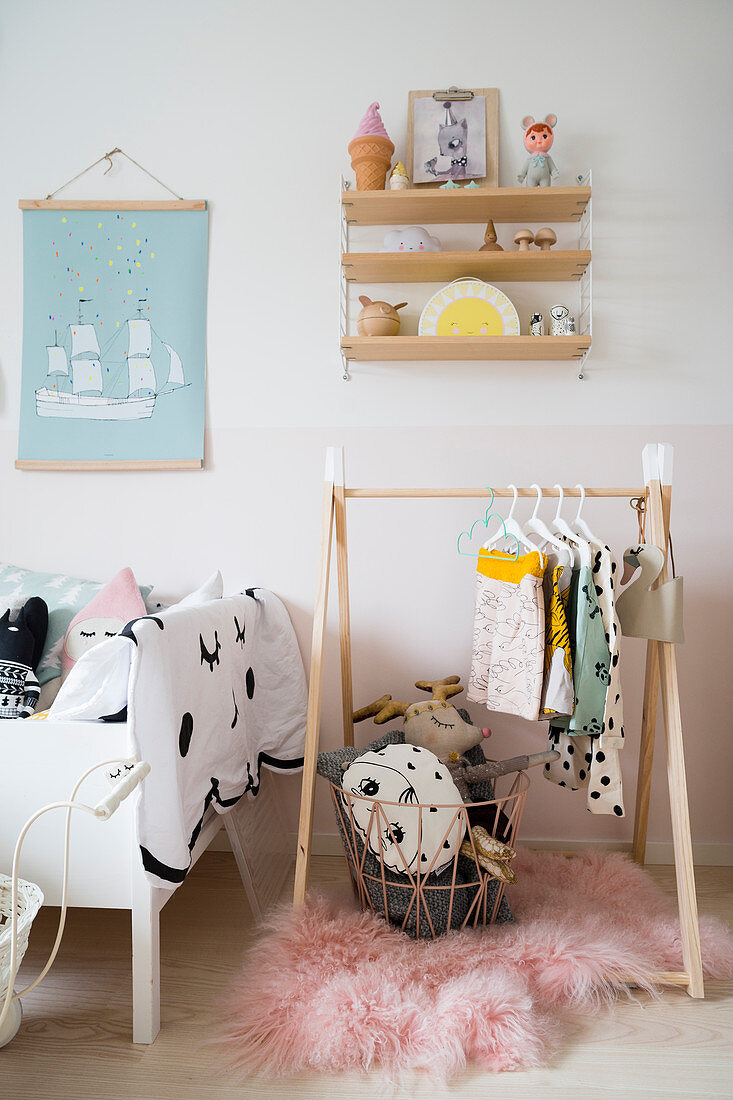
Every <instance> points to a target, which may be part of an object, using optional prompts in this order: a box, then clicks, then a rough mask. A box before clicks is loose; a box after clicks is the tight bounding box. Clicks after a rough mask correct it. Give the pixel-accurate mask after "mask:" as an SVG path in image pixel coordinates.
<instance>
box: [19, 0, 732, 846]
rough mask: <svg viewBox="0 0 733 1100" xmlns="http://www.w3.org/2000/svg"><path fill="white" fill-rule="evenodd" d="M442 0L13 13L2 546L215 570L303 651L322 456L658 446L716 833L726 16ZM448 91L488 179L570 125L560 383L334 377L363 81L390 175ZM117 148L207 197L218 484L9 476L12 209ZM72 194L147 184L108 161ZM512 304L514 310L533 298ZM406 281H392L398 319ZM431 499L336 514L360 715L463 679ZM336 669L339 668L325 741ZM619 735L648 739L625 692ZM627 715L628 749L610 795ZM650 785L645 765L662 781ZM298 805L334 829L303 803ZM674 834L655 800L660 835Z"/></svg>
mask: <svg viewBox="0 0 733 1100" xmlns="http://www.w3.org/2000/svg"><path fill="white" fill-rule="evenodd" d="M455 12H456V15H455V18H451V16H450V15H447V14H446V5H445V4H442V3H438V2H436V0H423V2H421V3H419V4H418V3H402V4H394V3H385V2H383V0H373V2H372V3H371V4H370V5H368V7H367V6H364V5H361V6H350V5H347V4H345V3H343V2H341V3H335V2H333V0H327V2H324V3H320V4H317V5H306V4H303V3H294V2H291V3H280V4H272V3H271V4H269V5H265V4H259V3H258V4H255V3H250V2H247V3H235V2H229V3H225V2H221V0H212V2H210V3H208V4H206V5H201V4H199V3H193V2H192V0H177V2H175V3H174V2H169V0H162V2H161V0H158V2H151V3H142V2H140V0H129V2H128V3H127V4H126V5H124V7H120V6H119V5H113V4H100V3H99V2H98V0H97V2H91V0H89V2H87V0H67V2H66V3H64V4H54V3H51V2H49V0H46V2H39V0H26V2H24V3H23V4H16V5H13V6H11V5H8V4H6V5H4V6H3V9H2V40H1V41H0V96H1V102H2V103H3V104H4V113H3V148H4V152H5V157H4V164H3V171H2V173H1V174H0V241H1V242H2V251H1V255H2V260H3V262H2V264H0V301H1V302H2V303H3V314H2V328H1V330H0V447H1V448H2V454H1V456H0V471H2V473H1V474H0V477H1V478H2V487H3V490H4V493H3V498H4V501H5V511H4V522H3V525H2V530H3V546H2V551H1V552H0V556H2V557H3V558H5V559H6V560H11V561H16V562H21V563H22V564H29V565H31V566H33V567H37V568H44V567H50V568H56V567H58V568H59V569H61V568H63V569H65V570H69V571H73V572H77V573H79V574H81V575H89V576H97V577H100V578H103V577H106V576H109V575H111V574H112V572H113V571H115V570H116V569H117V568H118V567H119V566H121V565H123V564H127V563H129V564H131V565H132V566H133V568H134V569H135V571H136V573H137V574H138V576H139V578H140V580H141V581H143V580H144V581H148V580H154V581H159V582H160V583H161V586H162V588H163V590H164V591H167V592H170V593H177V592H181V591H183V590H185V589H186V588H187V587H189V586H193V585H195V584H196V583H197V582H198V581H200V580H201V579H202V578H203V576H205V575H206V574H207V573H208V572H210V571H211V569H212V568H214V567H215V566H217V565H221V567H222V568H223V570H224V571H225V577H226V580H227V582H228V586H229V587H230V588H234V587H236V586H238V585H241V584H245V583H246V584H251V583H262V584H266V585H268V586H269V587H272V588H273V589H275V590H276V591H278V592H280V593H281V594H282V595H283V597H284V598H285V599H286V601H287V602H288V606H289V608H290V610H291V613H292V615H293V619H294V621H295V623H296V627H297V629H298V633H299V636H300V638H301V641H302V642H303V645H304V647H305V646H307V640H308V635H309V616H310V612H311V608H312V593H313V587H314V579H315V564H316V563H315V556H316V549H317V536H318V530H317V528H318V512H319V505H320V484H319V482H320V478H321V473H322V453H323V447H324V446H325V444H326V443H328V442H334V441H336V442H340V441H343V442H345V443H346V444H347V446H348V447H349V459H348V460H349V471H348V472H349V475H350V477H351V478H352V480H353V482H354V483H361V484H366V483H378V482H380V481H381V482H385V483H393V484H399V483H403V484H408V483H414V484H419V483H425V484H429V483H435V484H440V483H442V484H446V485H447V484H459V483H463V484H472V483H475V484H486V483H488V482H490V481H493V482H494V483H495V484H503V483H506V481H508V480H515V481H518V482H522V481H524V482H531V481H534V480H540V481H544V482H554V481H555V480H561V481H566V482H567V481H570V482H572V483H574V482H576V481H584V482H585V483H587V484H593V483H595V484H604V483H605V484H615V483H618V484H623V483H626V482H630V483H632V484H633V483H635V482H638V480H639V478H640V462H639V454H640V448H641V445H642V444H643V443H644V442H645V441H647V440H648V439H653V438H663V439H669V440H671V441H672V442H674V443H676V445H677V454H676V459H677V476H678V480H679V487H678V488H676V489H675V502H674V506H673V528H674V532H675V549H676V556H677V562H678V567H680V569H681V571H682V572H684V574H685V577H686V586H687V630H688V641H687V643H686V645H685V647H684V648H683V649H682V650H681V651H680V666H681V678H682V684H683V688H684V692H685V695H684V701H683V716H684V718H685V721H686V723H687V729H688V758H689V767H690V779H691V800H692V808H693V818H694V827H695V834H696V836H697V838H698V839H700V840H705V841H711V842H716V841H717V842H723V841H727V842H731V841H733V825H732V823H731V821H730V814H729V810H728V808H727V807H728V805H729V797H728V787H727V778H728V776H729V774H730V763H731V757H730V753H731V749H730V745H731V739H730V736H729V733H728V722H729V715H730V713H731V704H733V698H731V689H730V680H731V678H730V676H729V674H728V669H729V665H730V659H731V652H730V650H731V647H730V628H729V624H730V622H731V617H732V616H733V607H732V606H731V604H732V602H733V601H732V600H731V595H730V583H729V581H728V579H727V575H726V573H725V572H724V569H725V563H727V559H728V556H729V549H728V548H729V546H730V545H731V541H730V540H731V538H732V537H733V523H732V522H731V519H730V514H729V509H728V507H727V505H726V495H727V476H728V472H729V471H730V469H731V461H732V460H733V435H732V433H731V431H730V428H729V427H726V425H729V424H730V420H731V416H730V413H731V382H730V375H731V363H730V353H729V350H728V344H727V341H726V339H725V329H726V326H727V324H728V321H727V313H728V308H729V302H730V299H731V279H730V267H731V265H730V237H731V212H730V202H729V193H730V179H731V178H732V176H733V165H732V164H731V143H730V142H724V141H723V140H722V139H721V131H720V123H721V118H722V117H723V114H724V110H725V105H726V104H728V103H729V102H730V90H731V88H730V85H731V79H730V64H729V58H728V43H729V41H730V31H731V29H732V28H731V23H732V22H733V7H732V6H731V5H730V4H729V3H727V2H714V0H702V2H700V0H698V2H694V3H693V2H689V3H680V2H671V3H670V2H657V0H651V2H650V0H648V2H646V3H644V4H641V5H640V4H638V3H630V2H627V0H622V2H617V3H615V4H613V5H606V4H604V5H601V4H590V3H588V2H587V0H585V2H581V0H556V2H555V3H554V4H553V5H548V4H546V3H539V2H535V0H525V2H522V3H515V4H512V5H509V4H506V3H502V4H497V3H491V2H487V0H464V3H463V4H461V5H460V6H459V7H457V8H456V9H455ZM452 59H455V60H452ZM450 83H460V84H465V85H471V84H473V85H477V86H483V85H491V86H496V87H498V88H499V89H500V91H501V109H500V114H501V151H500V182H501V184H502V185H510V184H511V183H512V182H513V179H514V176H515V173H516V170H517V168H518V166H519V164H520V162H521V160H522V157H523V147H522V142H521V131H520V128H519V120H520V119H521V117H522V116H523V115H524V114H526V113H528V112H531V113H533V114H535V115H536V116H544V115H545V114H546V113H547V112H548V111H554V112H556V113H557V115H558V117H559V124H558V127H557V137H556V145H555V149H553V156H555V154H556V156H555V159H556V161H557V163H558V165H559V167H560V170H561V181H560V182H562V183H571V182H573V180H574V177H575V175H576V173H578V172H580V171H583V170H584V169H586V168H587V167H589V166H590V167H592V168H593V172H594V291H595V304H594V314H595V316H594V348H593V353H592V356H591V359H590V360H589V363H588V378H587V380H586V381H585V382H584V383H582V384H581V383H578V382H577V381H576V380H575V370H574V368H573V367H572V365H569V364H544V365H539V364H515V365H512V364H504V363H494V364H477V363H468V364H458V365H456V366H452V367H451V366H448V365H446V364H427V365H410V364H403V365H402V366H395V367H387V366H382V367H376V366H372V367H364V368H361V369H360V370H359V371H358V373H355V378H354V380H353V381H352V382H351V383H349V384H344V383H342V382H341V381H340V374H341V370H340V364H339V361H338V356H337V353H336V348H337V332H336V320H337V310H336V303H337V265H336V255H337V247H338V220H337V219H338V207H337V189H338V176H339V173H340V172H341V171H345V170H348V159H347V156H346V145H347V143H348V141H349V140H350V138H351V137H352V135H353V132H354V130H355V127H356V124H357V123H358V121H359V118H360V117H361V115H362V113H363V111H364V109H365V108H366V106H367V105H368V103H369V102H370V101H371V100H372V99H378V100H379V102H380V103H381V105H382V115H383V118H384V120H385V123H386V125H387V128H388V130H389V132H390V134H391V136H392V137H393V140H394V141H395V144H396V146H397V155H398V156H402V157H403V159H404V138H405V131H406V108H407V92H408V90H409V89H410V88H429V87H437V86H439V85H441V86H445V84H450ZM114 145H120V146H121V147H122V148H123V149H125V150H127V151H128V152H129V153H130V154H131V155H132V156H134V157H135V158H136V159H137V160H139V161H141V162H142V163H143V164H145V165H147V166H149V167H150V169H151V170H152V171H153V172H155V174H156V175H158V176H160V177H161V178H162V179H164V180H166V182H169V183H170V184H171V186H173V187H174V188H175V189H176V190H177V191H179V192H180V193H182V194H184V195H185V196H186V197H204V198H207V199H208V200H209V201H210V204H211V206H210V209H211V218H210V241H211V243H210V276H209V326H208V332H209V336H208V407H207V425H208V431H207V463H206V470H205V471H204V472H203V473H201V474H164V473H159V474H139V475H125V474H109V475H105V474H90V475H64V474H54V473H49V474H31V473H17V472H15V471H13V469H12V460H13V458H14V455H15V450H16V445H17V434H16V430H17V416H18V399H19V391H20V355H21V347H20V329H21V232H20V230H21V224H20V222H21V219H20V214H19V213H18V211H17V199H18V198H20V197H36V196H44V195H45V194H47V193H48V192H49V191H50V190H52V189H53V188H55V187H57V186H58V185H59V184H60V183H61V182H63V180H65V179H67V178H69V177H70V176H72V175H74V174H75V173H76V172H77V171H78V170H79V169H80V168H82V167H84V166H85V165H86V164H88V163H90V162H91V161H93V160H95V159H96V158H97V157H98V156H99V155H100V154H101V153H102V152H103V151H104V150H106V149H109V148H111V147H112V146H114ZM65 194H66V195H67V196H68V197H85V196H93V197H102V196H107V195H108V196H109V197H115V198H117V197H124V196H134V197H159V196H160V195H161V192H160V190H159V189H158V188H156V187H155V185H154V184H152V183H149V182H145V180H144V178H143V177H138V176H137V174H136V173H135V172H134V170H132V169H127V168H122V167H116V168H115V169H114V171H113V172H111V173H110V174H109V175H108V176H106V177H104V178H103V177H102V175H101V169H98V170H97V172H96V173H95V174H94V176H93V177H92V178H90V179H87V180H85V181H80V182H79V183H78V184H75V185H74V186H73V187H72V188H70V189H69V190H68V191H67V192H66V193H65ZM499 232H500V234H502V233H503V232H504V231H503V230H502V228H501V227H500V229H499ZM479 239H480V233H479V230H478V227H477V242H478V240H479ZM507 289H508V290H509V293H510V294H512V293H513V292H515V291H516V294H517V296H518V298H519V299H520V302H521V305H522V308H525V306H526V308H528V307H529V304H530V302H529V299H528V298H527V293H528V292H527V289H526V288H524V289H522V288H520V287H516V288H513V287H511V286H508V287H507ZM539 290H540V288H539V287H538V291H539ZM555 291H557V296H558V297H560V296H561V295H562V294H565V295H567V294H568V288H567V287H566V286H565V287H562V286H559V287H554V288H552V287H551V288H547V289H544V288H543V289H542V290H541V293H542V294H547V295H551V294H552V293H554V292H555ZM423 293H424V290H421V289H420V288H416V287H411V288H409V291H408V294H407V295H406V296H408V297H409V296H410V295H411V296H412V300H411V309H412V310H413V312H415V311H419V304H420V297H421V295H422V294H423ZM522 295H524V297H521V296H522ZM543 301H544V299H543ZM547 304H549V298H548V302H547ZM635 426H639V427H635ZM435 507H436V506H433V507H426V506H424V505H423V506H418V505H410V506H403V507H400V506H395V505H393V504H382V505H378V504H363V505H361V504H360V505H358V506H357V505H355V506H354V509H352V516H353V532H352V550H353V587H354V608H353V623H354V639H355V656H356V662H357V691H358V695H357V698H358V699H359V701H362V700H363V699H364V698H365V697H369V698H371V697H372V696H373V695H374V693H375V692H376V694H381V693H382V692H383V691H385V690H389V691H392V692H393V694H395V695H396V696H398V697H399V695H400V693H404V692H406V691H407V690H408V687H409V684H410V681H411V680H413V679H416V678H418V677H420V676H432V675H441V674H443V673H445V672H449V671H450V672H452V671H459V672H462V673H463V674H464V675H465V674H466V672H467V668H468V650H469V639H470V631H471V621H470V620H471V607H470V585H471V581H470V576H469V575H468V573H467V572H466V567H465V565H462V564H461V562H460V560H458V559H457V558H456V556H455V555H454V553H453V552H452V546H453V544H454V532H455V531H456V530H457V529H460V526H462V525H463V521H464V518H465V511H464V510H461V509H459V508H458V506H454V505H447V506H444V510H443V511H441V512H440V514H439V515H438V514H436V512H435V511H434V509H435ZM357 508H359V509H361V511H357V510H356V509H357ZM592 515H593V517H594V520H596V525H597V526H598V527H599V529H601V530H602V531H603V534H604V535H606V536H607V537H608V538H609V539H610V540H611V541H612V542H613V543H614V545H615V546H616V547H617V548H618V549H623V546H624V545H625V544H626V543H627V542H629V541H631V540H632V539H633V538H634V526H633V519H632V517H631V515H630V513H629V511H628V509H627V508H626V506H625V505H618V506H611V507H610V508H609V509H608V510H600V506H595V508H594V510H593V512H592ZM469 569H470V567H469ZM626 648H627V654H628V657H627V660H626V666H627V672H626V681H625V682H626V683H627V685H628V687H627V690H628V695H629V698H630V701H631V702H635V703H637V704H638V702H639V686H640V678H639V668H638V664H639V660H640V648H639V645H638V643H633V642H632V643H629V644H628V645H627V647H626ZM329 656H330V657H333V658H336V652H335V645H334V636H333V633H332V634H331V636H330V651H329ZM335 670H336V664H334V663H333V662H332V665H331V671H330V672H329V676H328V688H329V698H328V706H327V714H326V720H325V724H324V741H326V742H330V743H335V742H336V739H337V737H338V733H337V716H338V699H337V695H336V693H337V680H336V675H335ZM493 725H494V728H495V730H496V734H495V736H496V746H497V749H498V750H500V751H502V752H504V751H505V750H506V752H507V753H509V752H512V751H514V749H515V747H516V751H520V746H522V747H527V748H529V747H530V746H531V747H535V746H536V745H537V743H538V737H537V735H536V734H532V733H530V732H529V731H528V730H527V728H520V726H519V724H513V723H511V722H510V721H508V720H502V719H497V720H496V721H495V722H494V723H493ZM629 725H630V727H631V730H632V731H637V733H638V708H637V714H636V715H635V716H634V717H632V719H631V721H630V722H629ZM637 733H634V735H633V737H632V740H631V743H630V744H629V747H628V749H627V752H626V757H627V759H626V760H625V762H624V765H625V774H626V775H627V779H628V784H627V805H628V806H630V807H633V798H634V789H633V775H634V772H635V762H634V760H633V743H634V741H635V739H636V736H637ZM662 758H663V754H658V760H657V768H658V769H660V765H661V764H662V763H663V759H662ZM662 783H663V772H662V771H661V770H659V775H658V776H657V788H658V790H659V791H660V793H661V789H662ZM293 795H294V797H296V795H295V791H294V792H293ZM319 822H320V824H319V827H320V828H330V823H329V818H328V815H327V807H325V806H323V807H322V808H321V816H320V819H319ZM629 828H630V824H629V821H628V819H627V820H626V821H617V820H613V821H605V820H599V819H589V815H587V814H586V813H585V811H584V809H583V808H582V805H579V804H578V803H576V802H574V801H573V799H572V798H571V797H570V796H569V795H568V794H566V793H565V792H562V791H558V790H555V789H554V788H551V787H550V785H549V784H545V783H542V782H541V781H539V780H538V781H537V782H536V783H535V784H534V788H533V792H532V798H531V802H530V808H529V811H528V820H527V829H528V833H530V834H531V835H534V836H540V835H542V834H543V832H544V833H545V834H546V835H549V836H564V837H568V838H573V837H575V838H582V837H591V836H595V837H599V836H602V837H607V838H611V837H617V838H622V837H626V836H627V835H628V833H629ZM668 836H669V826H668V814H667V810H666V805H665V802H664V798H662V800H661V803H660V804H659V805H657V806H655V809H654V813H653V816H652V823H651V828H650V837H651V839H653V840H664V839H667V838H668Z"/></svg>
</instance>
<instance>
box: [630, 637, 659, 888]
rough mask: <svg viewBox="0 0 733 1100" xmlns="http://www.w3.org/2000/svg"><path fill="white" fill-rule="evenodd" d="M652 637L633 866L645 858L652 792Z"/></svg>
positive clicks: (655, 660)
mask: <svg viewBox="0 0 733 1100" xmlns="http://www.w3.org/2000/svg"><path fill="white" fill-rule="evenodd" d="M657 645H658V643H657V642H655V641H654V640H653V639H652V638H650V639H649V641H648V642H647V643H646V669H645V672H644V701H643V703H642V712H641V743H640V745H639V769H638V772H637V776H636V812H635V814H634V840H633V844H632V848H631V854H632V857H633V859H634V862H635V863H638V864H639V866H640V867H643V866H644V859H645V857H646V831H647V825H648V823H649V799H650V796H651V791H652V766H653V764H654V737H655V734H656V730H657V703H658V701H659V650H658V649H657Z"/></svg>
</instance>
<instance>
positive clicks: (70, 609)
mask: <svg viewBox="0 0 733 1100" xmlns="http://www.w3.org/2000/svg"><path fill="white" fill-rule="evenodd" d="M103 586H104V582H101V581H85V580H81V579H80V578H79V577H67V576H66V574H65V573H33V572H32V571H31V570H30V569H21V568H20V566H17V565H4V564H2V562H0V615H1V614H4V613H5V611H6V610H7V608H10V609H11V610H13V611H14V610H16V609H17V608H19V607H22V605H23V604H24V603H25V601H26V600H28V599H30V597H31V596H41V598H42V599H44V600H45V601H46V603H47V605H48V634H47V635H46V644H45V645H44V647H43V654H42V656H41V661H40V664H39V666H38V669H37V672H36V675H37V676H38V682H39V683H40V684H46V683H48V681H49V680H54V679H55V678H56V677H57V676H60V675H61V650H62V648H63V644H64V638H65V637H66V631H67V630H68V629H69V623H70V622H71V620H72V619H73V618H74V616H75V615H76V613H77V611H81V610H82V608H84V607H86V605H87V604H88V603H89V601H90V600H91V599H92V597H93V596H96V594H97V592H99V590H100V589H101V588H103ZM152 590H153V586H152V585H142V586H141V587H140V595H141V596H142V598H143V600H145V599H147V597H148V596H149V595H150V593H151V592H152Z"/></svg>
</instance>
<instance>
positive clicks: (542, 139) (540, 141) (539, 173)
mask: <svg viewBox="0 0 733 1100" xmlns="http://www.w3.org/2000/svg"><path fill="white" fill-rule="evenodd" d="M555 126H557V115H546V116H545V121H544V122H535V120H534V119H533V118H532V116H531V115H527V116H526V117H525V118H523V119H522V129H523V130H524V148H525V149H526V150H527V152H528V153H529V156H528V157H527V160H526V161H525V164H524V167H523V168H522V171H521V172H520V173H519V175H518V176H517V179H518V180H519V182H520V183H524V182H525V181H526V184H527V187H549V186H550V184H551V182H552V180H554V179H557V177H558V175H559V174H560V173H559V172H558V170H557V165H556V164H555V162H554V160H553V159H552V157H551V156H550V149H551V148H552V143H553V141H554V140H555V135H554V133H553V130H554V127H555Z"/></svg>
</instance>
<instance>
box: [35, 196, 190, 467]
mask: <svg viewBox="0 0 733 1100" xmlns="http://www.w3.org/2000/svg"><path fill="white" fill-rule="evenodd" d="M207 248H208V212H207V211H206V210H201V211H199V210H191V211H187V210H186V211H180V210H170V211H168V210H166V211H160V210H137V211H136V210H124V211H123V210H120V211H110V210H24V211H23V372H22V390H21V406H20V439H19V446H18V457H19V459H27V460H31V459H36V460H39V459H41V460H47V461H52V460H61V461H63V460H79V461H81V460H97V461H99V460H125V459H128V460H151V461H161V460H166V459H168V460H175V459H202V458H203V446H204V383H205V363H206V281H207ZM80 299H88V300H87V301H83V302H81V303H80ZM80 310H81V323H83V324H91V325H94V330H95V334H96V337H97V341H98V343H99V348H100V357H99V358H100V362H101V366H102V378H103V384H104V388H103V395H104V396H105V397H114V398H125V397H126V396H127V393H128V373H127V360H126V355H127V351H128V346H129V345H128V336H127V333H128V327H127V324H126V322H127V321H128V320H135V319H137V318H144V319H147V320H149V321H150V323H151V326H152V332H153V343H152V352H151V360H152V363H153V367H154V370H155V379H156V393H157V396H156V399H155V403H154V408H153V412H152V415H151V416H150V417H149V418H147V419H125V420H87V419H77V418H73V417H69V418H56V417H44V416H39V415H38V413H37V408H36V390H38V389H40V388H43V387H46V386H49V387H52V386H54V384H55V383H58V384H59V388H61V387H63V386H64V385H66V387H67V388H70V387H69V383H68V382H65V380H64V379H63V378H61V379H59V377H58V376H48V377H47V369H48V353H47V351H46V348H47V346H50V345H53V344H54V342H58V344H59V345H62V346H64V347H65V348H66V351H67V356H68V357H70V355H71V328H70V326H72V325H76V324H77V323H79V320H80ZM163 342H165V343H166V344H168V345H170V346H171V347H172V348H173V349H174V350H175V352H176V354H177V355H178V356H179V358H180V360H181V364H182V368H183V375H184V379H185V385H183V386H181V387H180V388H177V389H174V390H173V391H172V392H163V393H161V392H160V391H161V389H163V390H164V389H165V386H166V381H167V377H168V366H169V362H170V357H169V355H168V353H167V352H166V351H165V349H164V347H163ZM79 369H81V367H80V365H79ZM71 370H72V372H73V363H72V364H71Z"/></svg>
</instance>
